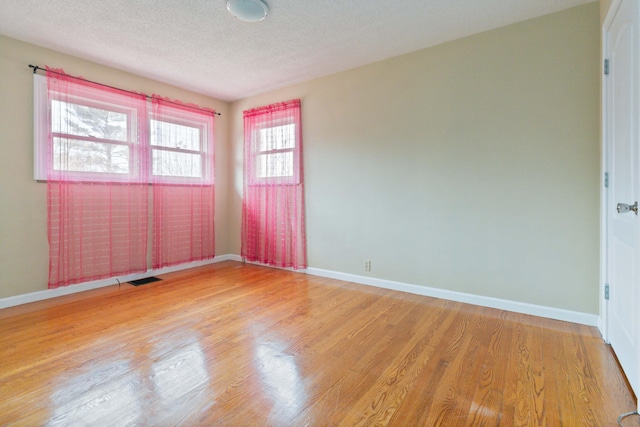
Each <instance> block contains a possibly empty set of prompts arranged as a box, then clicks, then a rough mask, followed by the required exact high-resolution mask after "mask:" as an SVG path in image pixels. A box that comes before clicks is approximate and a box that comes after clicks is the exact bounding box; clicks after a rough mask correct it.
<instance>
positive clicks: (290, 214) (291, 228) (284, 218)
mask: <svg viewBox="0 0 640 427" xmlns="http://www.w3.org/2000/svg"><path fill="white" fill-rule="evenodd" d="M241 254H242V256H243V257H244V258H245V259H247V260H248V261H252V262H259V263H263V264H268V265H272V266H276V267H283V268H294V269H298V268H306V267H307V251H306V233H305V215H304V174H303V167H302V129H301V115H300V100H299V99H296V100H291V101H287V102H282V103H277V104H272V105H268V106H265V107H260V108H256V109H252V110H246V111H244V195H243V200H242V248H241Z"/></svg>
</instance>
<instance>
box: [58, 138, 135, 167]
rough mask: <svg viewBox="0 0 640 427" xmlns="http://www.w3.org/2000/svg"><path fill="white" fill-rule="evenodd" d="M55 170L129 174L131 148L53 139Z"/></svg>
mask: <svg viewBox="0 0 640 427" xmlns="http://www.w3.org/2000/svg"><path fill="white" fill-rule="evenodd" d="M53 169H54V170H57V171H70V172H103V173H122V174H126V173H129V147H128V146H126V145H116V144H108V143H102V142H92V141H81V140H77V139H68V138H53Z"/></svg>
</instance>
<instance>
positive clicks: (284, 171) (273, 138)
mask: <svg viewBox="0 0 640 427" xmlns="http://www.w3.org/2000/svg"><path fill="white" fill-rule="evenodd" d="M295 132H296V126H295V125H294V124H288V125H282V126H274V127H268V128H264V129H260V132H259V137H258V147H257V150H256V152H255V153H256V178H258V179H264V178H284V177H293V176H294V174H293V171H294V166H293V154H294V150H295V146H296V139H295Z"/></svg>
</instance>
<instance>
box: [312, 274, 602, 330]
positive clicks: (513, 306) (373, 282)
mask: <svg viewBox="0 0 640 427" xmlns="http://www.w3.org/2000/svg"><path fill="white" fill-rule="evenodd" d="M307 274H311V275H313V276H321V277H327V278H330V279H338V280H343V281H345V282H354V283H359V284H362V285H369V286H375V287H378V288H384V289H392V290H395V291H402V292H408V293H411V294H417V295H423V296H427V297H434V298H441V299H446V300H451V301H457V302H464V303H467V304H474V305H479V306H482V307H490V308H497V309H500V310H507V311H513V312H516V313H522V314H530V315H533V316H539V317H545V318H548V319H555V320H563V321H565V322H572V323H579V324H583V325H589V326H598V319H599V318H598V315H596V314H589V313H582V312H578V311H570V310H564V309H561V308H555V307H546V306H542V305H536V304H529V303H525V302H518V301H510V300H505V299H500V298H493V297H487V296H482V295H474V294H466V293H462V292H456V291H450V290H446V289H438V288H431V287H428V286H419V285H412V284H409V283H402V282H394V281H392V280H384V279H377V278H375V277H367V276H359V275H356V274H348V273H340V272H337V271H331V270H322V269H320V268H311V267H309V268H307Z"/></svg>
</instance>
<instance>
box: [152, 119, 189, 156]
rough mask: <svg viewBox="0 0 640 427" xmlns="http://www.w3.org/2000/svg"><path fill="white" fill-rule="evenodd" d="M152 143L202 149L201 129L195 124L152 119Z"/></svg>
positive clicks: (170, 146)
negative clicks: (187, 124)
mask: <svg viewBox="0 0 640 427" xmlns="http://www.w3.org/2000/svg"><path fill="white" fill-rule="evenodd" d="M150 124H151V129H150V142H151V145H156V146H160V147H169V148H179V149H182V150H191V151H200V129H199V128H197V127H193V126H185V125H179V124H176V123H169V122H163V121H160V120H154V119H151V120H150Z"/></svg>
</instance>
